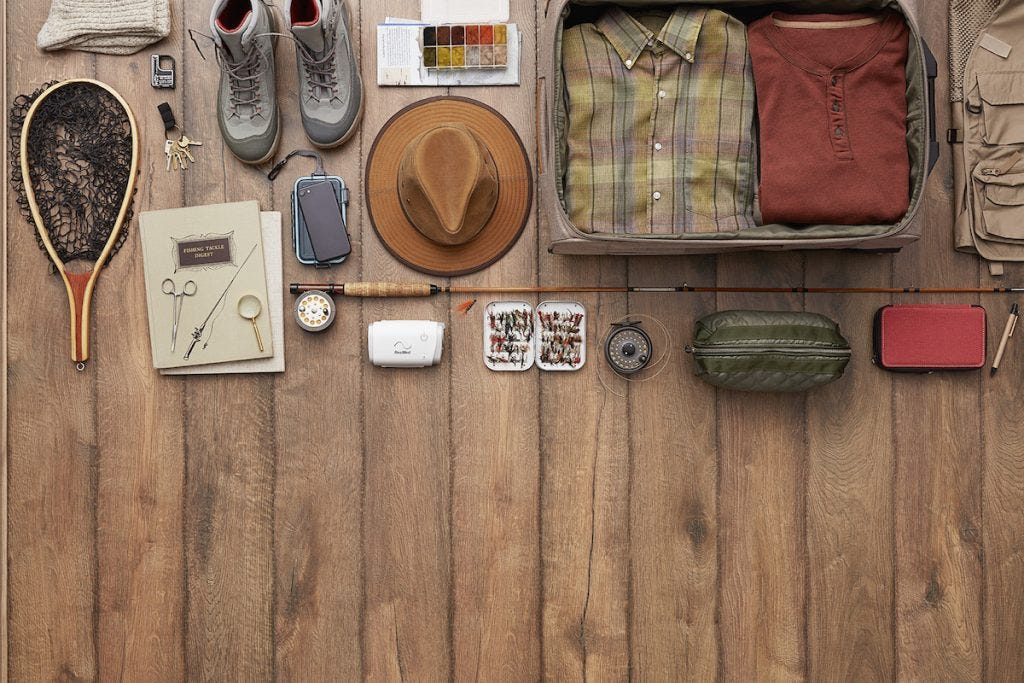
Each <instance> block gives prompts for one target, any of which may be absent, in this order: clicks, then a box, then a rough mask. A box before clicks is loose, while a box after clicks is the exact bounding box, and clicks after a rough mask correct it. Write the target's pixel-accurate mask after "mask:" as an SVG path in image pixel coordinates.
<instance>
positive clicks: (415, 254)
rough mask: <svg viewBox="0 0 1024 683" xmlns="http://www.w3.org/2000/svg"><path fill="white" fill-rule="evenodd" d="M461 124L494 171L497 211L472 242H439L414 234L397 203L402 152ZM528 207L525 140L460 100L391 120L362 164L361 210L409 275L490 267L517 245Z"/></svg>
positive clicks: (498, 118)
mask: <svg viewBox="0 0 1024 683" xmlns="http://www.w3.org/2000/svg"><path fill="white" fill-rule="evenodd" d="M451 123H461V124H463V125H465V126H466V127H467V128H469V129H470V130H472V131H473V132H474V133H476V134H477V136H479V138H480V139H481V140H483V141H484V142H485V144H486V145H487V148H488V150H490V153H491V156H492V157H493V158H494V165H495V167H496V168H497V171H498V201H497V204H496V205H495V207H494V213H493V215H492V216H491V218H490V220H489V221H487V223H486V225H484V227H483V228H482V229H481V230H480V232H479V233H478V234H477V235H476V236H475V237H474V238H473V239H471V240H470V241H469V242H466V243H465V244H460V245H457V246H447V245H443V244H438V243H436V242H433V241H432V240H430V239H428V238H427V237H425V236H424V235H423V234H422V233H420V231H419V230H417V229H416V226H414V225H413V224H412V223H411V222H410V221H409V218H408V216H407V215H406V213H405V211H404V210H403V209H402V204H401V201H400V200H399V197H398V168H399V165H400V163H401V160H402V154H403V153H404V152H405V148H406V146H407V145H408V144H409V143H410V142H412V141H413V140H415V139H416V138H417V137H419V136H420V135H422V134H423V133H425V132H426V131H428V130H430V129H431V128H434V127H436V126H438V125H441V124H451ZM532 204H533V171H532V168H531V166H530V160H529V158H528V157H527V155H526V149H525V148H524V147H523V143H522V140H520V139H519V135H518V134H517V133H516V131H515V129H514V128H512V125H511V124H510V123H509V122H508V120H507V119H505V117H504V116H502V115H501V114H499V113H498V112H497V111H495V110H494V109H492V108H491V107H488V106H487V105H485V104H483V103H481V102H477V101H476V100H471V99H468V98H465V97H454V96H441V97H432V98H429V99H426V100H421V101H419V102H416V103H414V104H411V105H409V106H408V107H405V108H404V109H402V110H401V111H399V112H398V113H397V114H395V115H394V116H392V117H391V118H390V119H389V120H388V122H387V123H385V124H384V127H383V128H382V129H381V131H380V133H378V135H377V139H376V140H374V141H373V146H372V147H371V148H370V154H369V156H368V157H367V161H366V210H367V214H368V215H369V217H370V223H371V225H373V229H374V231H376V233H377V236H378V237H380V239H381V242H383V244H384V246H385V247H386V248H387V250H388V251H389V252H391V255H392V256H394V257H395V258H397V259H398V260H399V261H401V262H402V263H404V264H405V265H407V266H409V267H410V268H412V269H414V270H418V271H420V272H423V273H428V274H430V275H438V276H441V277H454V276H457V275H468V274H469V273H474V272H476V271H478V270H482V269H484V268H486V267H487V266H489V265H491V264H492V263H494V262H495V261H497V260H498V259H500V258H501V257H502V256H504V255H505V253H506V252H508V250H509V249H511V248H512V246H513V245H514V244H515V243H516V241H517V240H518V239H519V236H520V235H521V234H522V232H523V229H524V228H525V227H526V224H527V222H528V221H529V220H530V208H531V206H532Z"/></svg>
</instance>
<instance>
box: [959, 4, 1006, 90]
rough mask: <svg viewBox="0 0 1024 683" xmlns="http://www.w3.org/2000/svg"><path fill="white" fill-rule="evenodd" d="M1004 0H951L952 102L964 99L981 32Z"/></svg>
mask: <svg viewBox="0 0 1024 683" xmlns="http://www.w3.org/2000/svg"><path fill="white" fill-rule="evenodd" d="M1000 2H1001V0H950V2H949V99H950V101H951V102H963V100H964V71H965V70H966V68H967V60H968V59H970V57H971V50H973V49H974V43H975V42H976V41H977V40H978V35H979V34H980V33H981V29H982V28H984V27H985V25H986V24H988V22H989V21H991V20H992V17H993V15H995V13H996V9H998V7H999V5H1000Z"/></svg>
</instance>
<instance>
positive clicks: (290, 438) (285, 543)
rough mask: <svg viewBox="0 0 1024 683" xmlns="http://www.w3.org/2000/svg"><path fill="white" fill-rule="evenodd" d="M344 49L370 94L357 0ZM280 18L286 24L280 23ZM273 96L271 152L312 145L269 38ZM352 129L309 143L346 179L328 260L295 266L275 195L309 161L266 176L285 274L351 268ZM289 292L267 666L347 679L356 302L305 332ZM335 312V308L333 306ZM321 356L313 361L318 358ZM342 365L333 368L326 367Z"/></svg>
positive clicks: (359, 453) (354, 234)
mask: <svg viewBox="0 0 1024 683" xmlns="http://www.w3.org/2000/svg"><path fill="white" fill-rule="evenodd" d="M348 7H349V26H350V28H351V40H352V44H353V50H354V52H355V54H356V56H357V57H358V56H359V55H360V52H362V53H363V56H362V60H361V64H362V74H363V79H364V87H365V88H366V89H365V90H364V95H365V96H366V97H373V96H374V93H373V92H372V86H371V83H372V81H370V80H369V79H368V74H369V70H368V66H369V62H368V58H367V56H366V50H360V48H361V46H363V42H362V34H361V31H360V25H361V20H362V14H361V11H360V6H359V3H358V2H354V1H352V0H350V1H349V3H348ZM282 30H286V29H284V28H283V27H282ZM277 54H278V60H277V63H278V67H279V69H278V81H277V84H278V93H279V95H278V100H279V103H280V106H281V108H282V113H283V114H284V116H285V122H286V123H285V127H284V132H283V136H282V139H281V146H280V149H279V151H278V154H277V157H278V158H283V157H284V155H285V154H287V153H288V152H289V151H290V150H293V149H299V148H303V149H309V148H311V147H312V145H311V144H310V142H309V140H308V139H307V138H306V136H305V133H304V131H303V128H302V125H301V122H300V116H299V112H298V101H299V92H298V78H297V73H296V68H295V59H296V57H295V50H294V48H293V45H292V42H291V41H290V40H280V41H279V42H278V47H277ZM361 152H362V150H361V138H360V137H359V135H356V136H355V137H354V138H353V139H351V140H350V141H349V142H347V143H346V144H345V145H343V146H341V147H339V148H335V149H332V150H321V153H322V155H323V158H324V164H325V168H326V170H327V172H328V173H330V174H332V175H339V176H341V177H342V179H343V180H344V181H345V184H346V185H347V186H348V188H349V193H350V197H351V199H350V204H349V213H348V220H349V232H350V235H351V241H352V254H351V255H350V256H349V258H348V259H347V260H346V261H345V263H344V264H342V265H340V266H336V267H334V268H332V269H331V270H329V271H320V270H316V269H314V268H313V267H311V266H303V265H302V264H300V263H299V262H298V260H297V259H296V258H295V256H294V250H293V249H292V238H291V228H292V223H291V211H290V208H289V206H288V202H287V199H288V197H289V195H290V193H291V191H292V186H293V184H294V182H295V179H296V178H298V177H300V176H305V175H309V173H310V172H311V171H312V169H313V166H312V163H313V162H312V161H311V160H309V159H305V158H302V157H293V159H292V161H290V162H289V164H288V166H287V167H286V168H285V170H284V171H283V172H282V174H281V176H280V177H279V178H278V179H277V181H276V182H275V183H274V198H275V205H276V206H275V208H277V209H278V210H280V211H281V212H282V214H283V216H282V219H283V229H284V232H285V234H284V240H283V244H284V250H285V254H284V264H285V267H284V270H285V280H284V281H285V283H288V282H298V281H302V282H308V281H319V280H330V279H334V278H342V279H351V280H358V279H360V271H361V269H362V267H363V248H362V246H363V240H362V231H361V228H362V220H361V216H362V215H363V202H362V176H361V173H360V157H361ZM293 301H294V297H292V296H291V295H290V294H285V308H286V311H285V326H286V337H287V347H286V349H287V357H286V361H287V362H286V367H287V372H285V374H283V375H281V376H280V377H279V378H278V379H277V387H276V390H277V391H276V395H277V398H276V400H275V404H274V408H275V412H276V416H277V443H276V448H277V478H276V489H275V495H274V507H275V533H274V549H275V594H276V603H275V605H276V610H275V624H274V629H275V635H276V640H275V647H276V662H277V665H276V666H277V668H276V673H277V675H278V676H279V677H280V678H282V679H284V680H295V681H314V680H330V679H335V680H358V679H359V678H360V677H361V676H362V659H361V654H362V646H361V644H360V632H361V629H362V609H363V590H362V588H363V586H362V537H361V533H362V509H361V506H360V502H359V501H360V500H361V496H362V492H361V489H362V484H363V440H362V433H363V429H362V412H361V409H360V407H359V406H360V405H361V403H362V390H363V367H362V364H363V355H362V352H361V351H362V345H363V343H364V342H363V339H364V337H365V335H364V334H363V332H362V330H361V329H360V326H359V325H358V324H356V323H357V321H358V316H359V308H360V305H359V303H358V302H354V301H352V300H349V301H343V302H342V301H340V302H339V303H340V304H341V305H342V306H344V309H343V314H342V315H340V316H339V318H338V320H337V321H336V322H335V324H334V326H333V327H332V328H331V329H330V330H328V331H327V332H324V333H320V334H310V333H307V332H304V331H302V330H301V329H300V328H299V327H298V326H297V325H296V324H295V323H294V322H293V318H292V314H291V306H292V304H293ZM339 313H342V312H339ZM327 367H329V368H331V369H330V370H327V371H325V368H327ZM341 368H344V369H345V370H344V371H339V370H338V369H341Z"/></svg>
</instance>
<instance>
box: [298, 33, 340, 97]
mask: <svg viewBox="0 0 1024 683" xmlns="http://www.w3.org/2000/svg"><path fill="white" fill-rule="evenodd" d="M295 45H296V46H297V47H298V48H299V50H298V52H299V58H300V59H301V60H302V66H303V68H304V69H305V70H306V76H307V77H308V81H309V85H308V88H307V93H306V97H307V98H309V99H310V100H315V101H316V102H324V101H328V102H330V101H331V100H334V99H336V98H337V95H338V74H337V69H336V68H335V60H336V59H337V52H336V51H335V50H334V43H333V41H332V42H331V43H330V44H329V45H325V46H324V50H323V52H319V53H317V52H313V51H312V50H310V49H309V48H308V47H306V46H305V45H303V44H302V43H300V42H298V41H296V42H295Z"/></svg>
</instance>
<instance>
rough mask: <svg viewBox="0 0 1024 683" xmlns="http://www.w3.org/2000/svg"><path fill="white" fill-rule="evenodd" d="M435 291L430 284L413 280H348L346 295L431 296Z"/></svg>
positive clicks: (383, 296) (374, 296)
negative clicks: (401, 281) (403, 281)
mask: <svg viewBox="0 0 1024 683" xmlns="http://www.w3.org/2000/svg"><path fill="white" fill-rule="evenodd" d="M433 293H434V290H433V288H432V287H431V286H430V285H429V284H416V283H413V282H407V283H399V282H346V283H345V296H359V297H373V298H379V299H388V298H399V297H411V296H430V295H431V294H433Z"/></svg>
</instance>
